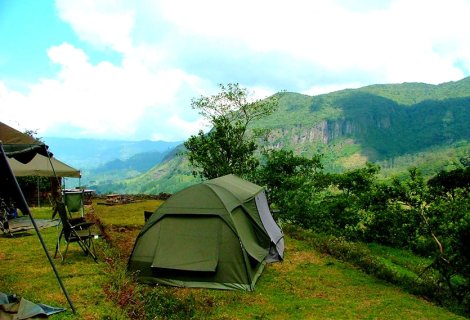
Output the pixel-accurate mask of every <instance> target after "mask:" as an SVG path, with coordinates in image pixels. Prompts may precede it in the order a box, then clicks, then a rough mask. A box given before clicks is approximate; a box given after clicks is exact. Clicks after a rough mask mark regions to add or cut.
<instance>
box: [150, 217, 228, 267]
mask: <svg viewBox="0 0 470 320" xmlns="http://www.w3.org/2000/svg"><path fill="white" fill-rule="evenodd" d="M221 222H222V221H221V220H220V219H219V218H217V217H214V216H177V215H174V216H172V215H169V216H167V217H165V218H163V219H162V220H161V221H160V222H159V223H161V224H162V225H161V228H160V234H159V236H158V243H157V247H156V249H155V255H154V259H153V263H152V267H153V268H164V269H174V270H183V271H200V272H215V271H216V269H217V264H218V262H219V240H220V230H221Z"/></svg>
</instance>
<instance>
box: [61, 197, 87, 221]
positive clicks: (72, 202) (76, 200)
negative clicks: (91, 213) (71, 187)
mask: <svg viewBox="0 0 470 320" xmlns="http://www.w3.org/2000/svg"><path fill="white" fill-rule="evenodd" d="M83 196H84V194H83V190H80V191H64V202H65V206H66V207H67V211H68V213H69V216H70V217H72V214H73V213H75V212H80V216H82V217H83V216H84V214H85V210H84V207H83Z"/></svg>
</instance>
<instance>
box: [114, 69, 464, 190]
mask: <svg viewBox="0 0 470 320" xmlns="http://www.w3.org/2000/svg"><path fill="white" fill-rule="evenodd" d="M277 97H278V99H279V108H278V110H277V111H276V112H275V113H273V114H272V115H270V116H268V117H266V118H264V119H261V120H260V121H257V122H256V123H255V124H254V125H253V127H256V128H268V129H270V130H271V134H270V136H269V139H268V145H269V146H270V147H272V148H275V149H287V150H293V151H294V152H295V153H296V154H301V155H304V156H312V155H314V154H317V153H320V154H323V160H322V162H323V164H324V166H325V169H326V170H327V171H330V172H341V171H343V170H345V169H348V168H357V167H360V166H363V165H364V164H365V163H366V162H368V161H369V162H376V163H378V164H379V165H380V166H381V167H383V168H384V169H385V170H383V171H382V174H386V175H393V174H398V173H400V172H403V171H406V169H407V168H409V167H411V166H415V165H417V166H423V167H424V168H425V170H426V172H427V173H429V174H432V173H434V172H437V171H438V170H440V169H442V168H444V167H445V166H447V165H449V163H452V161H456V159H458V158H459V157H462V156H465V155H468V152H469V147H470V144H469V141H470V127H469V126H468V124H469V123H470V78H465V79H463V80H461V81H457V82H449V83H444V84H440V85H429V84H423V83H403V84H384V85H372V86H367V87H363V88H359V89H347V90H342V91H338V92H333V93H329V94H324V95H318V96H307V95H302V94H298V93H290V92H283V93H278V94H277ZM180 153H181V152H180ZM178 154H179V153H178V152H174V153H173V155H172V156H170V157H168V158H167V159H166V160H165V161H164V162H163V163H162V164H160V165H157V166H156V167H154V168H152V169H151V170H150V171H148V172H147V173H145V174H143V175H140V176H138V177H135V178H132V179H129V180H124V181H122V182H121V183H119V185H111V186H108V189H109V190H111V189H115V190H114V191H120V192H137V193H159V192H174V191H177V190H179V189H181V188H182V187H184V186H186V185H188V184H190V183H193V181H194V179H193V178H192V177H191V173H190V172H191V170H190V168H189V167H188V164H187V162H186V161H185V159H184V158H182V157H181V156H178Z"/></svg>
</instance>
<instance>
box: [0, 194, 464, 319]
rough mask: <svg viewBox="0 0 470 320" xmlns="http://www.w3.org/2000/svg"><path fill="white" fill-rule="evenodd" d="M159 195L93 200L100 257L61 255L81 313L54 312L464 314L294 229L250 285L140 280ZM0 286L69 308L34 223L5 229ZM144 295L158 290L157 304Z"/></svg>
mask: <svg viewBox="0 0 470 320" xmlns="http://www.w3.org/2000/svg"><path fill="white" fill-rule="evenodd" d="M160 203H161V201H157V200H148V201H143V202H137V203H132V204H126V205H116V206H100V205H96V203H95V204H94V205H93V207H91V208H93V211H94V213H95V215H96V216H97V217H98V218H99V219H100V220H101V222H102V224H103V225H104V226H105V231H106V236H107V239H108V243H106V242H105V241H104V240H99V241H97V242H96V244H97V252H98V256H99V262H98V263H95V262H94V261H93V260H92V259H90V258H88V257H84V256H83V254H82V252H81V251H80V249H79V247H78V245H76V244H71V245H70V248H69V253H68V255H67V259H66V261H65V263H61V262H60V259H55V262H56V266H57V269H58V271H59V273H60V275H61V277H62V280H63V282H64V284H65V286H66V288H67V290H68V292H69V294H70V296H71V298H72V301H73V302H74V305H75V307H76V309H77V310H78V313H79V315H78V316H77V315H74V314H72V313H71V312H70V310H67V311H66V312H63V313H60V314H57V315H54V316H52V317H51V318H52V319H129V318H136V319H139V318H142V317H143V314H144V313H143V311H142V310H145V312H147V314H148V315H149V313H151V312H153V314H152V317H151V318H153V317H154V316H155V315H160V318H163V319H165V318H167V319H186V318H194V319H459V318H461V317H459V316H457V315H455V314H453V313H451V312H449V311H447V310H446V309H444V308H440V307H438V306H435V305H433V304H431V303H429V302H427V301H425V300H424V299H421V298H419V297H416V296H413V295H411V294H408V293H406V292H404V291H403V290H401V289H399V288H397V287H395V286H393V285H391V284H388V283H386V282H384V281H381V280H377V279H376V278H374V277H372V276H369V275H366V274H364V273H363V272H361V271H360V270H358V269H356V268H354V267H352V266H350V265H349V264H346V263H343V262H340V261H338V260H336V259H333V258H331V257H330V256H327V255H322V254H320V253H318V252H316V251H314V250H312V249H311V246H309V245H308V244H306V243H305V242H303V241H300V240H294V239H293V238H291V237H289V235H287V236H286V259H285V261H284V262H283V263H277V264H271V265H268V266H267V268H266V269H265V271H264V273H263V275H262V276H261V277H260V279H259V281H258V284H257V288H256V291H255V292H252V293H248V292H235V291H217V290H206V289H176V288H167V287H156V288H151V287H147V286H142V285H135V284H134V283H133V282H132V280H131V279H130V278H129V277H127V276H126V275H125V274H124V271H123V270H124V267H125V263H126V262H127V257H128V256H129V253H130V250H132V246H133V242H134V239H135V237H136V235H137V234H138V232H139V229H140V227H141V226H142V225H143V224H144V214H143V211H144V210H148V211H153V210H154V209H155V208H156V207H157V206H158V205H159V204H160ZM91 208H88V210H90V209H91ZM32 212H33V215H34V216H35V217H36V218H49V217H50V214H51V209H50V208H39V209H33V210H32ZM41 234H42V235H43V237H44V239H45V241H46V244H47V247H48V250H49V252H50V253H51V255H53V254H54V249H55V243H56V239H57V235H58V229H57V228H56V227H52V228H48V229H43V230H41ZM403 264H404V263H403ZM0 291H1V292H6V293H16V294H18V295H20V296H23V297H25V298H26V299H28V300H31V301H33V302H41V303H45V304H50V305H52V306H63V307H67V308H68V305H67V301H66V300H65V297H64V295H63V294H62V293H61V291H60V288H59V285H58V283H57V280H56V279H55V277H54V275H53V273H52V270H51V267H50V265H49V263H48V261H47V259H46V257H45V254H44V252H43V250H42V248H41V246H40V243H39V240H38V238H37V236H36V234H35V232H34V230H31V231H28V232H27V233H26V234H24V235H23V236H19V235H18V236H17V237H15V238H7V237H0ZM143 297H147V298H152V299H153V300H152V301H154V303H153V304H154V307H151V306H152V303H149V302H148V301H147V302H146V301H143V300H142V298H143ZM159 306H160V307H159ZM178 308H179V309H181V308H183V309H185V310H183V311H184V312H181V311H179V310H177V309H178ZM68 309H69V308H68ZM150 311H151V312H150ZM462 319H463V318H462Z"/></svg>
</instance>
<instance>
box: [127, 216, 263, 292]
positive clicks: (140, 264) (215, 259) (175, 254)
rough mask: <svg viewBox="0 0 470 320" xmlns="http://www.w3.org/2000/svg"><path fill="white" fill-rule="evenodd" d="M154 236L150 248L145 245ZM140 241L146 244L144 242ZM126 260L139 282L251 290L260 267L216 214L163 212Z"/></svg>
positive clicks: (261, 267)
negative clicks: (136, 272)
mask: <svg viewBox="0 0 470 320" xmlns="http://www.w3.org/2000/svg"><path fill="white" fill-rule="evenodd" d="M148 239H154V240H156V241H153V247H152V246H149V243H150V241H147V240H148ZM144 244H145V245H144ZM133 256H135V257H139V258H138V259H139V261H137V259H133V260H131V261H130V264H129V268H130V269H131V270H139V273H138V276H139V279H140V280H141V281H142V282H147V283H162V284H167V285H172V286H179V287H206V288H214V289H241V290H248V291H251V290H253V289H254V284H255V282H256V280H257V278H258V277H259V275H260V274H261V272H262V270H263V268H264V262H263V261H262V262H259V261H257V259H255V258H253V257H251V256H250V254H248V253H247V252H246V250H244V246H243V245H242V240H241V239H240V238H238V236H237V234H236V233H235V232H234V230H233V229H232V228H231V227H229V226H228V225H227V223H226V221H224V219H222V218H220V217H219V216H217V215H191V217H190V219H188V216H187V215H181V214H179V215H171V214H168V215H164V216H162V217H161V219H159V220H158V221H157V222H156V223H155V224H154V226H153V227H152V228H150V229H148V230H147V232H146V233H145V234H144V235H143V236H142V238H141V240H140V241H139V243H138V244H137V245H136V247H135V248H134V251H133Z"/></svg>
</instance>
